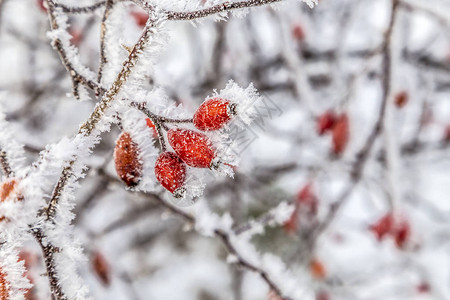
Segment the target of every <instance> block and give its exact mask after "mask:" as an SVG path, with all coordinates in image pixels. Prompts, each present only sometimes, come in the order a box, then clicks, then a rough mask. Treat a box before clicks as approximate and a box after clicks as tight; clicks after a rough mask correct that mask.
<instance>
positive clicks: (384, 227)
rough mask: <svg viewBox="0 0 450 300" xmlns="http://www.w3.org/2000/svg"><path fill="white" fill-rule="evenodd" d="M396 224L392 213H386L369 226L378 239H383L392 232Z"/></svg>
mask: <svg viewBox="0 0 450 300" xmlns="http://www.w3.org/2000/svg"><path fill="white" fill-rule="evenodd" d="M393 225H394V218H393V217H392V214H391V213H388V214H386V215H384V216H383V217H382V218H381V219H379V220H378V221H377V222H376V223H375V224H373V225H371V226H370V227H369V229H370V231H372V232H373V233H374V234H375V237H376V238H377V240H379V241H380V240H382V239H383V237H385V236H386V235H387V234H388V233H390V232H391V230H392V228H393Z"/></svg>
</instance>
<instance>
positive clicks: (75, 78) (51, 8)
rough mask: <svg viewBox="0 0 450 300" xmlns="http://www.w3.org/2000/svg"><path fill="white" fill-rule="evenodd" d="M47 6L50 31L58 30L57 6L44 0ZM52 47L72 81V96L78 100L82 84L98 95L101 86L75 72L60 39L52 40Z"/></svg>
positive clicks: (49, 0) (51, 0)
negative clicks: (79, 88)
mask: <svg viewBox="0 0 450 300" xmlns="http://www.w3.org/2000/svg"><path fill="white" fill-rule="evenodd" d="M45 1H46V3H47V6H48V10H47V12H48V17H49V20H50V27H51V29H52V30H58V29H59V25H58V22H57V16H56V9H57V5H56V3H55V2H54V1H53V0H45ZM53 46H54V47H55V49H56V51H57V52H58V54H59V57H60V59H61V62H62V63H63V65H64V67H65V68H66V69H67V71H68V73H69V75H70V77H71V79H72V86H73V94H74V96H75V97H76V98H79V92H78V86H79V84H83V85H84V86H86V87H88V88H90V89H92V90H93V91H95V93H96V94H98V93H99V92H100V90H101V86H100V85H99V84H97V82H95V81H93V80H91V79H89V78H87V77H86V76H83V75H81V72H80V70H77V69H76V68H75V66H74V65H73V63H72V62H71V61H70V59H69V58H68V56H67V53H66V50H65V49H64V46H63V43H62V41H61V39H59V38H56V39H54V40H53Z"/></svg>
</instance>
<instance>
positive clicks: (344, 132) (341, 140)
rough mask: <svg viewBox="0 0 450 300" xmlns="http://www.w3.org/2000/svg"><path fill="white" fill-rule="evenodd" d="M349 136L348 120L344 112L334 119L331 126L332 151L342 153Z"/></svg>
mask: <svg viewBox="0 0 450 300" xmlns="http://www.w3.org/2000/svg"><path fill="white" fill-rule="evenodd" d="M349 136H350V129H349V121H348V117H347V115H346V114H342V115H341V116H339V117H338V118H337V120H336V123H335V125H334V127H333V132H332V137H333V153H334V154H342V153H343V152H344V150H345V147H346V146H347V143H348V139H349Z"/></svg>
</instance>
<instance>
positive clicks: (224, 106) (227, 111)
mask: <svg viewBox="0 0 450 300" xmlns="http://www.w3.org/2000/svg"><path fill="white" fill-rule="evenodd" d="M234 110H235V104H231V103H230V101H228V100H226V99H221V98H212V99H208V100H206V101H205V102H203V103H202V104H201V105H200V106H199V108H198V109H197V111H196V112H195V114H194V118H193V122H194V126H195V127H197V128H198V129H200V130H203V131H207V130H217V129H220V128H222V126H223V125H225V123H227V122H228V121H229V120H230V119H231V116H232V115H233V114H235V113H234Z"/></svg>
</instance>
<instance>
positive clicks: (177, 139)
mask: <svg viewBox="0 0 450 300" xmlns="http://www.w3.org/2000/svg"><path fill="white" fill-rule="evenodd" d="M167 138H168V140H169V144H170V146H172V148H173V150H174V151H175V153H176V154H177V155H178V156H179V157H180V158H181V160H183V161H184V162H185V163H186V164H187V165H189V166H191V167H195V168H209V167H210V166H211V162H212V160H213V158H214V155H215V153H214V152H215V150H214V148H213V146H212V144H211V141H210V140H209V138H208V137H207V136H206V135H204V134H203V133H200V132H196V131H193V130H189V129H183V128H172V129H170V130H169V131H168V132H167Z"/></svg>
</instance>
